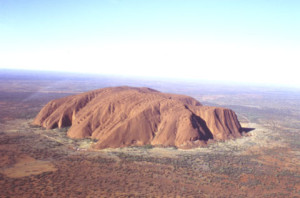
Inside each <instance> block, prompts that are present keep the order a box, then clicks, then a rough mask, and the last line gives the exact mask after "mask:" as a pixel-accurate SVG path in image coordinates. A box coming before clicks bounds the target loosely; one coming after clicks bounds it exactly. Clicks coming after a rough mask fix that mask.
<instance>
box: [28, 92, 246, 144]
mask: <svg viewBox="0 0 300 198" xmlns="http://www.w3.org/2000/svg"><path fill="white" fill-rule="evenodd" d="M33 124H34V125H40V126H42V127H44V128H47V129H53V128H57V127H58V128H61V127H67V126H71V127H70V129H69V130H68V136H69V137H71V138H94V139H97V140H98V141H97V143H96V145H95V148H98V149H103V148H117V147H125V146H132V145H146V144H151V145H162V146H176V147H182V148H191V147H196V146H200V145H203V144H204V143H205V142H206V141H208V140H209V139H213V140H226V139H231V138H236V137H240V136H241V133H240V130H241V126H240V123H239V121H238V119H237V116H236V114H235V113H234V112H233V111H232V110H230V109H226V108H220V107H208V106H203V105H202V104H201V103H200V102H198V101H197V100H195V99H194V98H192V97H189V96H183V95H176V94H165V93H161V92H158V91H156V90H153V89H149V88H134V87H112V88H103V89H98V90H94V91H90V92H86V93H82V94H79V95H73V96H68V97H64V98H61V99H56V100H52V101H50V102H49V103H48V104H47V105H46V106H45V107H43V108H42V110H41V111H40V112H39V114H38V115H37V116H36V118H35V120H34V121H33Z"/></svg>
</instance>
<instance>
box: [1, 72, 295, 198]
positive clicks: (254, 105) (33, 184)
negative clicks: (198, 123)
mask: <svg viewBox="0 0 300 198" xmlns="http://www.w3.org/2000/svg"><path fill="white" fill-rule="evenodd" d="M124 85H127V86H139V87H150V88H153V89H156V90H159V91H162V92H166V93H172V94H174V93H175V94H184V95H188V96H191V97H194V98H196V99H197V100H199V101H200V102H201V103H202V104H204V105H210V106H222V107H226V108H230V109H232V110H234V111H235V112H236V114H237V116H238V119H239V121H240V123H241V124H242V127H244V128H247V129H249V130H248V132H247V133H245V134H244V135H243V137H240V138H237V139H234V140H228V141H212V142H209V144H208V145H207V146H203V147H199V148H195V149H188V150H186V149H179V148H176V147H154V146H152V145H145V146H132V147H125V148H114V149H109V148H108V149H100V150H99V149H90V146H91V145H93V144H95V140H91V139H88V138H86V139H81V140H79V139H71V138H69V137H67V135H66V132H67V130H68V128H61V129H44V128H41V127H37V126H33V125H32V121H33V119H34V117H35V116H36V115H37V113H38V112H39V111H40V109H41V108H42V107H43V106H44V105H45V104H47V103H48V102H49V101H50V100H52V99H57V98H61V97H64V96H69V95H74V94H78V93H82V92H86V91H90V90H94V89H98V88H103V87H109V86H124ZM0 148H1V149H0V158H1V160H0V197H272V198H274V197H300V90H297V89H296V88H289V87H276V86H267V85H264V86H259V85H247V84H240V85H234V84H229V83H228V84H224V83H211V82H203V81H199V82H194V81H174V80H161V79H137V78H125V77H122V76H96V75H89V76H88V75H79V74H67V73H46V72H25V71H14V70H1V71H0Z"/></svg>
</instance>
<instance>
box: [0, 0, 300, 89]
mask: <svg viewBox="0 0 300 198" xmlns="http://www.w3.org/2000/svg"><path fill="white" fill-rule="evenodd" d="M299 67H300V1H299V0H294V1H292V0H206V1H204V0H147V1H146V0H97V1H96V0H95V1H93V0H92V1H90V0H48V1H46V0H45V1H43V0H0V68H24V69H39V70H62V71H75V72H91V73H101V74H116V75H119V74H120V75H135V76H156V77H168V78H189V79H200V80H203V79H209V80H221V81H222V80H227V81H236V82H255V83H263V84H265V83H268V84H269V83H271V84H283V85H294V86H298V87H300V73H299V71H298V70H299V69H298V68H299Z"/></svg>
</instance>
